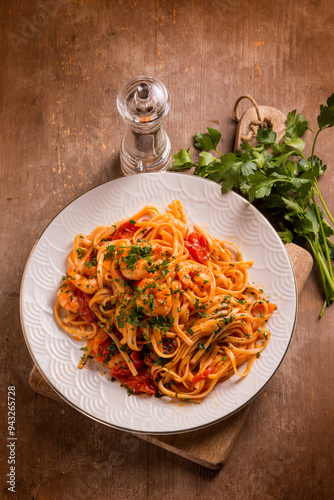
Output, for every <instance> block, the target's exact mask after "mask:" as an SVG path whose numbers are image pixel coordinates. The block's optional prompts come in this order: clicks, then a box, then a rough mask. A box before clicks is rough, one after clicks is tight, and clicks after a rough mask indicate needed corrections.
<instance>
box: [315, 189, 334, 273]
mask: <svg viewBox="0 0 334 500" xmlns="http://www.w3.org/2000/svg"><path fill="white" fill-rule="evenodd" d="M312 200H313V204H314V209H315V213H316V214H317V219H318V222H319V228H320V233H321V237H322V239H323V243H324V247H325V254H326V258H327V262H328V270H329V273H330V275H331V278H332V281H333V282H334V276H333V269H332V263H331V258H330V255H329V250H328V245H327V238H326V235H325V231H324V226H323V223H322V218H321V216H320V213H319V208H318V205H317V204H316V201H315V196H314V189H313V191H312Z"/></svg>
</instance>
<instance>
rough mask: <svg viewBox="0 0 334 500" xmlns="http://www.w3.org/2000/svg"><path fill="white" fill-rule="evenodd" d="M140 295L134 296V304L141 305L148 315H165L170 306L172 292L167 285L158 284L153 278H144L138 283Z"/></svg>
mask: <svg viewBox="0 0 334 500" xmlns="http://www.w3.org/2000/svg"><path fill="white" fill-rule="evenodd" d="M137 289H140V295H139V296H138V297H137V298H136V306H137V307H142V308H143V309H144V310H145V313H146V314H147V315H148V316H165V315H167V314H168V313H169V311H170V310H171V307H172V294H171V291H170V289H169V287H168V286H167V285H166V284H165V283H162V284H161V285H159V284H158V283H156V282H155V281H154V279H153V278H144V279H143V280H142V281H141V282H140V283H139V285H138V287H137Z"/></svg>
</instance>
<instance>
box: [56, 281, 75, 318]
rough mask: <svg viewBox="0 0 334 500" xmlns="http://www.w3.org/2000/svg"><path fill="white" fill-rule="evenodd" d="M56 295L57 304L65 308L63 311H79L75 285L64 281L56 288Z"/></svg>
mask: <svg viewBox="0 0 334 500" xmlns="http://www.w3.org/2000/svg"><path fill="white" fill-rule="evenodd" d="M57 296H58V301H59V304H60V305H61V307H63V308H64V309H65V311H69V312H72V313H77V312H79V307H80V303H79V300H78V296H77V294H76V290H75V287H74V286H72V285H71V284H70V283H68V282H67V281H64V283H63V284H62V285H61V286H60V287H59V288H58V290H57Z"/></svg>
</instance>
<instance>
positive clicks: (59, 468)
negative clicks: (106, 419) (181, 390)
mask: <svg viewBox="0 0 334 500" xmlns="http://www.w3.org/2000/svg"><path fill="white" fill-rule="evenodd" d="M0 8H1V16H0V22H1V49H2V50H1V62H0V64H1V66H0V69H1V71H0V79H1V87H0V88H1V94H0V115H1V132H2V133H1V145H0V155H1V156H0V158H1V182H0V189H1V199H0V203H1V255H2V275H3V278H2V283H1V285H2V286H1V337H2V345H3V348H2V349H1V351H0V356H1V363H0V366H1V437H2V440H1V443H2V444H1V455H0V460H1V464H0V470H1V492H0V496H1V498H7V497H8V498H14V497H15V498H18V499H20V500H21V499H26V498H27V499H31V498H32V499H35V500H37V499H38V500H39V499H41V500H44V499H45V500H49V499H50V500H51V499H57V500H58V499H59V500H67V499H80V500H85V499H94V500H106V499H117V500H121V499H126V498H133V499H135V500H142V499H152V500H156V499H157V500H158V499H161V498H163V499H165V500H178V499H182V500H188V499H189V500H192V499H200V500H204V499H216V498H219V499H220V498H222V499H225V498H226V499H237V500H248V499H253V498H254V499H312V500H313V499H318V498H319V499H320V498H321V499H329V498H333V496H334V486H333V477H332V476H333V469H332V466H333V438H334V435H333V378H334V376H333V364H334V363H333V361H334V360H333V350H331V344H332V343H333V322H334V305H333V306H332V307H331V308H329V309H328V310H327V311H326V312H325V314H324V317H323V318H322V319H321V320H320V321H319V319H318V313H319V311H320V309H321V307H322V303H323V297H322V294H321V291H320V289H319V280H318V274H317V272H316V271H313V272H312V274H311V277H310V278H309V281H308V283H307V286H306V289H305V290H304V292H303V295H302V298H301V300H300V304H299V314H298V323H297V328H296V331H295V336H294V339H293V342H292V345H291V348H290V350H289V352H288V354H287V356H286V358H285V360H284V363H283V365H282V366H281V368H280V370H279V371H278V373H277V374H276V376H275V377H274V378H273V380H272V381H271V382H270V383H269V385H268V386H267V387H266V389H265V391H264V392H262V393H261V394H260V396H259V397H258V398H257V400H256V401H255V403H254V404H253V406H252V408H251V411H250V413H249V415H248V417H247V420H246V423H245V425H244V427H243V429H242V432H241V434H240V436H239V438H238V441H237V443H236V445H235V447H234V449H233V451H232V454H231V456H230V458H229V460H228V462H227V464H226V465H225V466H224V468H223V469H221V470H220V471H210V470H207V469H205V468H203V467H201V466H199V465H196V464H194V463H191V462H189V461H187V460H185V459H182V458H179V457H177V456H175V455H172V454H170V453H169V452H167V451H164V450H161V449H159V448H157V447H155V446H153V445H151V444H148V443H145V442H142V441H140V440H139V439H138V438H136V437H134V436H131V435H129V434H127V433H124V432H120V431H116V430H113V429H110V428H107V427H105V426H103V425H101V424H98V423H96V422H94V421H92V420H90V419H89V418H87V417H85V416H83V415H81V414H80V413H79V412H77V411H76V410H74V409H72V408H70V407H69V406H67V405H66V404H61V403H57V402H55V401H52V400H49V399H47V398H45V397H43V396H41V395H38V394H36V393H34V392H33V391H32V390H31V389H30V387H29V386H28V376H29V372H30V370H31V368H32V366H33V362H32V359H31V357H30V355H29V353H28V350H27V347H26V345H25V342H24V338H23V335H22V331H21V326H20V319H19V291H20V282H21V278H22V273H23V270H24V266H25V263H26V260H27V258H28V256H29V253H30V251H31V248H32V246H33V245H34V242H35V241H36V239H37V238H38V236H39V235H40V233H41V231H42V230H43V228H44V227H45V226H46V224H47V223H48V222H49V221H50V220H51V219H52V218H53V217H54V216H55V215H56V214H57V213H58V211H59V210H60V209H62V208H63V207H64V206H65V205H66V204H67V203H69V202H70V201H71V200H72V199H73V198H74V197H76V196H78V195H80V194H81V193H83V192H85V191H86V190H87V189H89V188H91V187H93V186H95V185H97V184H98V183H100V182H103V181H106V180H108V179H112V178H113V177H114V176H116V175H120V173H121V172H120V166H119V148H120V140H121V136H122V133H123V131H124V126H123V123H122V122H120V119H119V115H118V112H117V108H116V96H117V93H118V91H119V90H120V88H121V87H122V85H123V84H124V83H125V82H126V81H128V80H129V79H130V78H132V77H135V76H137V75H140V74H150V75H153V76H157V77H158V78H160V79H161V80H162V81H163V82H164V83H165V84H166V85H167V87H168V89H169V91H170V93H171V96H172V105H171V110H170V115H169V117H168V118H167V120H166V123H165V129H166V131H167V132H168V134H169V136H170V139H171V143H172V150H173V153H175V152H177V151H178V150H179V149H180V148H181V147H187V146H188V145H190V144H191V141H192V136H193V134H194V132H195V131H205V128H206V127H207V126H213V127H216V128H219V129H220V130H221V131H222V133H223V141H222V146H221V148H222V149H223V150H224V151H225V152H227V151H230V150H231V149H232V148H233V142H234V135H235V129H236V125H235V123H234V122H233V120H232V108H233V105H234V102H235V100H236V98H237V97H238V96H239V95H240V94H244V93H248V94H251V95H252V96H253V97H255V99H257V101H258V103H259V104H263V105H269V106H274V107H276V108H278V109H280V110H281V111H283V112H284V113H285V114H286V113H287V112H289V111H291V110H292V109H295V108H297V110H298V111H299V112H302V113H304V114H305V115H306V116H307V117H308V119H309V120H310V122H311V127H312V128H316V117H317V114H318V110H319V104H320V103H325V101H326V99H327V97H328V96H329V95H331V94H332V92H333V91H334V85H333V75H334V35H333V24H334V14H333V2H332V1H331V0H321V1H314V0H313V1H311V0H307V1H305V0H284V1H281V2H276V1H275V0H253V1H246V0H245V1H237V0H234V1H233V0H229V1H218V0H217V1H198V0H192V1H190V0H186V1H182V2H181V1H180V2H177V1H174V0H173V1H169V2H168V1H158V0H156V1H153V0H151V1H149V0H141V1H135V0H129V1H121V0H119V1H107V0H105V1H102V0H94V1H93V0H92V1H88V0H81V1H80V0H77V1H73V0H40V1H31V2H24V1H20V0H12V1H10V0H3V1H2V2H1V7H0ZM244 109H246V107H245V108H244ZM310 137H311V133H307V134H306V140H307V141H308V142H309V141H310ZM333 138H334V132H333V131H326V132H324V133H323V135H322V137H321V136H320V139H319V143H318V148H317V153H318V156H320V157H322V158H323V160H324V161H325V163H327V164H328V166H329V168H328V170H327V172H326V173H325V174H324V175H323V177H322V178H321V180H320V186H321V189H322V192H323V195H324V198H325V199H326V201H327V204H328V206H329V208H330V210H331V211H333V210H334V199H333V183H332V179H333V173H332V172H333V168H334V163H333V162H334V140H333ZM8 386H15V387H16V432H17V434H16V435H17V445H16V493H15V494H13V493H10V492H8V490H7V487H8V484H6V481H7V476H6V474H8V473H9V464H8V460H7V459H8V454H9V451H8V450H9V448H7V447H6V443H7V435H8V433H7V425H6V422H7V411H8V408H7V399H6V398H7V387H8Z"/></svg>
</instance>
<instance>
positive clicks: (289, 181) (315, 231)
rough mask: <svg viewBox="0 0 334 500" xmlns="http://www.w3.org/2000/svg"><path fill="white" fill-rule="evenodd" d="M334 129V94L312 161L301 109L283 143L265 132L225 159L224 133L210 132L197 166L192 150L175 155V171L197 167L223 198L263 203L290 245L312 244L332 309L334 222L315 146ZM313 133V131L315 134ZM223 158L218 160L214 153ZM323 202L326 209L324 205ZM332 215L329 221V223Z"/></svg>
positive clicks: (323, 109)
mask: <svg viewBox="0 0 334 500" xmlns="http://www.w3.org/2000/svg"><path fill="white" fill-rule="evenodd" d="M333 126H334V94H332V95H331V97H329V99H327V105H326V106H324V105H321V106H320V114H319V116H318V127H319V128H318V131H317V132H316V134H315V136H314V140H313V146H312V152H311V156H310V157H309V158H306V157H305V156H304V153H303V152H304V149H305V142H304V141H303V140H302V139H301V136H302V135H303V134H304V132H305V131H306V130H311V129H310V124H309V122H308V120H306V118H305V117H304V116H303V115H302V114H296V110H294V111H292V112H291V113H289V114H288V116H287V123H286V129H285V134H284V137H283V139H282V140H281V141H280V142H279V143H278V142H277V140H276V139H277V138H276V132H274V131H273V130H271V129H261V128H260V129H259V130H258V133H257V136H256V141H257V143H256V145H255V147H252V146H250V144H248V143H247V142H244V143H243V144H242V145H241V151H236V152H235V153H228V154H222V153H220V152H219V151H218V150H217V146H218V144H219V142H220V139H221V133H220V132H218V131H217V130H215V129H213V128H208V129H207V130H208V131H207V133H205V134H199V133H196V135H195V142H194V146H195V147H196V148H197V149H199V150H201V152H200V154H199V161H197V162H193V161H192V157H191V152H190V148H189V149H187V150H185V149H181V151H180V152H179V153H177V154H175V155H174V164H173V167H172V170H177V171H181V170H186V169H189V168H191V167H195V171H194V174H195V175H199V176H200V177H205V178H206V179H211V180H213V181H215V182H218V183H219V184H221V187H222V193H226V192H227V191H230V190H231V189H234V190H236V191H240V192H241V193H242V194H243V195H245V196H247V197H248V200H249V201H250V202H253V201H254V200H260V203H259V208H262V209H263V210H264V211H265V212H269V213H270V214H272V215H274V216H275V219H276V221H277V223H278V224H279V227H280V228H281V231H279V232H278V234H279V235H280V237H281V238H282V240H283V241H284V242H291V241H297V242H302V241H305V240H306V241H307V243H308V244H309V247H310V249H311V251H312V253H313V255H314V258H315V260H316V262H317V264H318V267H319V270H320V274H321V279H322V282H323V288H324V293H325V303H324V306H323V308H322V310H321V313H320V316H322V314H323V312H324V310H325V308H326V306H328V305H329V304H330V303H331V302H333V300H334V276H333V269H332V264H331V259H333V258H334V244H333V242H332V241H331V239H330V237H331V236H332V235H333V234H334V229H333V228H334V219H333V217H332V215H331V214H330V212H329V210H328V208H327V206H326V204H325V201H324V199H323V197H322V195H321V191H320V188H319V184H318V178H319V177H320V175H321V174H323V172H324V171H325V170H326V165H323V164H322V161H321V160H320V159H319V158H318V157H317V156H315V144H316V141H317V138H318V136H319V134H320V132H322V131H323V130H325V129H327V128H330V127H333ZM311 132H312V130H311ZM211 151H213V152H215V153H216V154H218V158H217V157H216V156H215V155H213V154H212V153H211ZM319 201H320V204H321V206H319V204H318V203H319ZM323 210H324V211H325V212H326V214H327V216H328V219H329V222H327V220H326V219H325V214H324V211H323Z"/></svg>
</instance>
